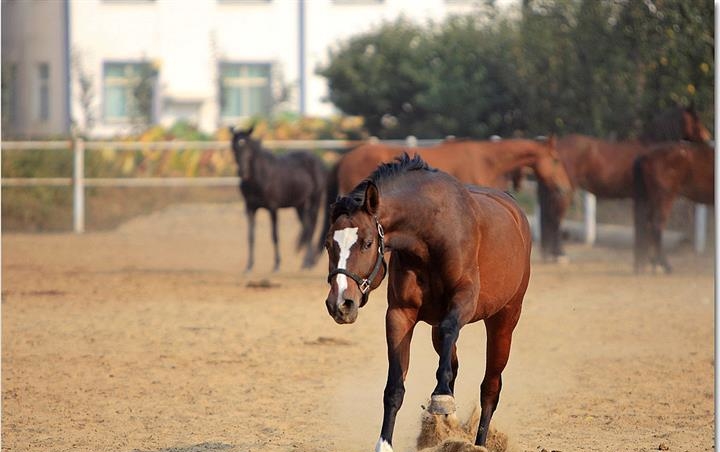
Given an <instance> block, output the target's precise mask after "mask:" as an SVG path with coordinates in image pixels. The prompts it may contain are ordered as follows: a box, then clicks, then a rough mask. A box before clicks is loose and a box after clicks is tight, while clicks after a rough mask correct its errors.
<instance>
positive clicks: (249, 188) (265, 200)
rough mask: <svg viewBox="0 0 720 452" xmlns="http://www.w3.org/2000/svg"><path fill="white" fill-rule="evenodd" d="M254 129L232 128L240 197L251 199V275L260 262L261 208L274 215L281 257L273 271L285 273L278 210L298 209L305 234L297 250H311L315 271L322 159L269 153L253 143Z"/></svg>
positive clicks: (306, 262)
mask: <svg viewBox="0 0 720 452" xmlns="http://www.w3.org/2000/svg"><path fill="white" fill-rule="evenodd" d="M253 128H254V127H250V129H248V130H238V129H235V128H233V127H230V133H232V150H233V155H234V156H235V161H236V163H237V165H238V176H239V177H240V179H241V180H240V193H241V194H242V196H243V198H244V199H245V213H246V214H247V221H248V261H247V267H246V269H245V271H246V272H247V271H250V270H251V269H252V267H253V264H254V261H255V259H254V255H255V212H256V211H257V210H258V209H259V208H265V209H267V210H268V211H269V212H270V221H271V227H272V229H271V233H272V240H273V246H274V251H275V265H274V267H273V270H274V271H277V270H278V269H279V268H280V251H279V250H278V233H277V210H278V209H280V208H284V207H294V208H295V211H296V212H297V215H298V218H299V219H300V223H301V224H302V228H301V231H300V235H299V236H298V240H297V249H298V250H300V248H302V247H303V246H305V247H306V252H305V258H304V259H303V264H302V266H303V268H310V267H312V266H313V264H314V263H315V261H316V258H317V252H316V249H315V246H314V245H313V234H314V232H315V227H316V223H317V217H318V211H319V209H320V206H321V203H322V197H323V195H324V192H325V184H326V178H327V170H326V169H325V165H324V164H323V162H322V160H320V158H319V157H317V156H315V155H313V154H311V153H310V152H307V151H296V152H290V153H288V154H285V155H281V156H276V155H274V154H272V153H270V152H268V151H266V150H264V149H263V148H262V145H261V143H260V140H256V139H253V138H251V136H250V135H251V134H252V132H253Z"/></svg>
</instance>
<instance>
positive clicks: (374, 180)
mask: <svg viewBox="0 0 720 452" xmlns="http://www.w3.org/2000/svg"><path fill="white" fill-rule="evenodd" d="M411 171H432V172H435V171H437V169H435V168H431V167H430V166H428V164H427V162H425V160H423V159H422V158H421V157H420V156H419V155H417V154H415V156H414V157H412V158H411V157H410V156H409V155H408V154H407V152H403V153H402V155H400V156H398V157H395V161H393V162H390V163H383V164H381V165H380V166H378V167H377V168H376V169H375V171H373V172H372V174H370V175H369V176H368V177H367V178H366V179H365V180H363V181H362V182H360V183H359V184H358V185H357V186H356V187H355V188H354V189H353V191H351V192H350V193H348V194H347V195H346V196H343V197H341V198H338V200H337V201H335V203H334V204H333V205H332V213H331V219H332V221H335V220H336V219H337V218H338V217H339V216H341V215H350V214H353V213H355V212H356V211H357V210H358V209H359V208H360V207H361V206H362V205H363V204H364V203H365V190H366V189H367V187H368V185H369V184H373V185H376V186H378V187H379V186H382V185H383V184H386V183H388V182H389V181H391V180H394V179H395V178H397V177H398V176H400V175H402V174H406V173H408V172H411Z"/></svg>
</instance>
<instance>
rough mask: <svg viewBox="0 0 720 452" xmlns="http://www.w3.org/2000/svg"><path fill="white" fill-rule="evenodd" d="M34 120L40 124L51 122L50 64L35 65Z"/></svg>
mask: <svg viewBox="0 0 720 452" xmlns="http://www.w3.org/2000/svg"><path fill="white" fill-rule="evenodd" d="M34 95H35V102H34V104H35V106H34V114H33V116H34V118H35V120H36V121H39V122H48V121H50V99H51V97H50V63H48V62H47V61H40V62H38V63H37V64H36V65H35V89H34Z"/></svg>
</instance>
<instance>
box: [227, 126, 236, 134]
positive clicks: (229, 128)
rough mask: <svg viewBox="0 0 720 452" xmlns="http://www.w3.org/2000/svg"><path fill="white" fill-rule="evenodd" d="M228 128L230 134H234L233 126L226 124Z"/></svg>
mask: <svg viewBox="0 0 720 452" xmlns="http://www.w3.org/2000/svg"><path fill="white" fill-rule="evenodd" d="M228 130H229V131H230V135H235V126H228Z"/></svg>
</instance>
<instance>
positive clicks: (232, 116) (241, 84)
mask: <svg viewBox="0 0 720 452" xmlns="http://www.w3.org/2000/svg"><path fill="white" fill-rule="evenodd" d="M231 67H237V68H238V69H240V71H241V72H242V73H241V75H239V76H234V77H230V76H226V75H225V70H224V69H225V68H231ZM252 67H261V68H264V69H266V71H267V72H266V73H267V77H262V76H252V75H248V73H247V72H248V71H249V70H250V69H251V68H252ZM228 79H230V80H229V81H228ZM272 84H273V63H272V62H268V61H236V60H223V61H220V62H218V94H219V107H220V108H219V110H220V115H219V116H220V121H221V122H222V123H230V122H233V121H238V120H242V119H247V118H250V117H252V116H257V115H260V116H268V115H270V114H271V112H272V109H273V106H274V105H273V104H274V99H273V94H272V86H273V85H272ZM228 88H236V89H240V90H241V94H242V97H243V99H242V104H243V105H241V107H240V111H239V112H229V111H227V110H226V103H227V102H228V100H227V97H226V95H225V93H226V92H227V90H228ZM253 88H260V89H262V90H263V91H264V92H263V93H262V94H263V98H264V103H265V105H264V107H265V108H264V110H265V111H259V112H258V111H255V112H253V111H252V107H251V105H250V103H251V96H249V95H248V94H249V93H250V92H251V91H252V89H253ZM236 113H237V114H236Z"/></svg>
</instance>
